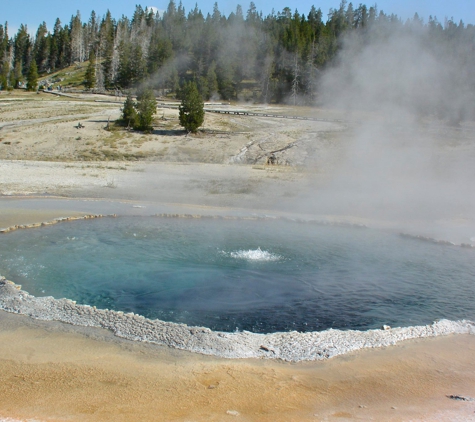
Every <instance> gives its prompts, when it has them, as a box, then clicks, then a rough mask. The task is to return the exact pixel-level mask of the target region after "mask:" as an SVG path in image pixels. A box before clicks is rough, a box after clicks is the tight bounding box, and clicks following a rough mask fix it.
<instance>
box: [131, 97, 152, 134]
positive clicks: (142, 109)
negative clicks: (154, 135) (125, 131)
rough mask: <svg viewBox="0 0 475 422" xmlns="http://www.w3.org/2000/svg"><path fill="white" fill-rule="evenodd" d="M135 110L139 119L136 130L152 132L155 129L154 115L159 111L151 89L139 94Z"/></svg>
mask: <svg viewBox="0 0 475 422" xmlns="http://www.w3.org/2000/svg"><path fill="white" fill-rule="evenodd" d="M135 108H136V110H137V119H136V124H135V127H134V129H138V130H143V131H144V132H151V131H152V129H153V128H152V122H153V115H154V114H155V113H156V111H157V100H156V99H155V95H154V94H153V91H152V90H151V89H143V90H142V91H141V92H139V94H138V95H137V103H136V104H135Z"/></svg>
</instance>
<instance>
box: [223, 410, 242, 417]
mask: <svg viewBox="0 0 475 422" xmlns="http://www.w3.org/2000/svg"><path fill="white" fill-rule="evenodd" d="M226 414H227V415H231V416H239V415H240V413H239V412H238V411H237V410H227V411H226Z"/></svg>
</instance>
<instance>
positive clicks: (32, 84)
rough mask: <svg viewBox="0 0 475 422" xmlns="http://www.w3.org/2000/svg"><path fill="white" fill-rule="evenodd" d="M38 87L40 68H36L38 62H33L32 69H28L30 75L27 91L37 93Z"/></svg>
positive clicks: (27, 80)
mask: <svg viewBox="0 0 475 422" xmlns="http://www.w3.org/2000/svg"><path fill="white" fill-rule="evenodd" d="M37 86H38V68H37V66H36V61H35V60H32V61H31V64H30V68H29V69H28V75H27V78H26V89H27V91H36V87H37Z"/></svg>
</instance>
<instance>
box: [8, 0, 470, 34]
mask: <svg viewBox="0 0 475 422" xmlns="http://www.w3.org/2000/svg"><path fill="white" fill-rule="evenodd" d="M144 1H145V3H143V2H141V1H140V0H81V2H71V1H65V0H0V3H1V6H0V22H1V23H2V24H3V23H4V22H6V21H7V22H8V25H9V35H10V36H12V35H13V34H14V33H15V32H16V31H17V30H18V27H19V26H20V24H22V23H23V24H26V25H28V32H30V33H32V34H34V33H36V29H37V28H38V25H39V24H40V23H41V22H43V21H45V22H46V24H47V27H48V29H49V30H51V29H52V27H53V24H54V21H55V20H56V18H57V17H59V18H60V20H61V22H62V23H63V24H65V23H69V21H70V19H71V15H73V14H76V11H77V10H78V8H79V10H80V12H81V18H82V20H83V21H87V20H88V19H89V16H90V14H91V11H92V10H94V11H95V12H96V14H97V15H98V16H99V17H102V16H103V15H104V14H105V12H106V11H107V9H109V10H110V11H111V13H112V16H113V17H114V18H115V19H118V18H120V17H121V16H122V15H125V16H128V17H131V16H132V14H133V12H134V10H135V5H136V4H141V5H142V7H144V8H145V6H153V7H156V8H157V9H159V10H165V9H166V7H167V5H168V3H169V0H144ZM175 1H176V3H179V0H175ZM349 2H350V1H348V3H349ZM182 3H183V6H184V7H185V12H186V13H188V12H189V11H190V10H191V9H193V8H194V6H195V4H196V3H198V7H199V8H200V9H201V11H202V12H203V14H204V15H205V16H206V14H207V13H208V12H209V13H211V12H212V10H213V4H214V3H215V0H198V1H197V0H182ZM217 3H218V8H219V10H220V11H221V13H223V14H225V15H226V16H227V15H229V14H230V13H231V12H233V11H234V10H236V5H238V4H241V6H242V8H243V11H244V13H246V11H247V9H248V8H249V3H250V0H246V1H245V2H244V1H239V0H218V2H217ZM254 3H255V4H256V7H257V10H258V11H262V12H263V14H264V15H267V14H269V13H271V11H272V9H274V10H275V11H276V12H279V11H281V10H282V9H284V7H290V9H291V10H292V11H294V10H295V9H297V10H298V11H299V12H300V13H305V14H308V12H309V10H310V8H311V6H312V5H315V7H316V8H317V9H318V8H320V9H321V10H322V12H323V16H324V20H326V17H327V15H328V12H329V10H330V8H335V9H336V8H338V7H339V5H340V0H299V1H297V2H295V1H289V0H274V1H272V2H269V1H263V0H254ZM360 3H364V4H366V5H367V6H368V7H369V6H374V4H376V5H377V7H378V10H383V11H384V12H385V13H386V14H391V13H395V14H396V15H398V16H399V17H401V18H402V19H404V20H405V19H407V18H412V17H413V16H414V13H415V12H417V13H418V14H419V16H420V17H422V18H423V19H424V21H425V22H427V20H428V18H429V16H430V15H432V16H436V17H437V19H438V20H439V21H440V22H442V23H443V22H444V20H445V18H446V17H447V18H453V19H454V21H455V22H458V21H460V20H463V21H464V23H466V24H468V23H472V24H475V0H378V1H373V0H371V1H364V0H355V1H353V6H356V7H357V6H358V5H359V4H360Z"/></svg>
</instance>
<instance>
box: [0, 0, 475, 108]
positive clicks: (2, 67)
mask: <svg viewBox="0 0 475 422" xmlns="http://www.w3.org/2000/svg"><path fill="white" fill-rule="evenodd" d="M30 32H31V31H30V28H27V26H26V25H21V26H20V28H19V29H18V32H17V33H15V34H10V33H9V31H8V23H5V24H3V25H0V86H1V88H2V89H7V88H12V87H17V86H18V83H19V82H21V81H26V79H27V75H28V72H29V71H30V69H31V65H32V62H34V63H35V64H36V67H37V71H38V73H39V75H40V76H39V78H42V77H45V76H44V75H47V74H49V73H51V72H54V71H56V70H58V69H62V68H65V67H68V66H71V65H73V64H76V63H81V62H86V61H89V60H90V61H91V62H93V63H92V64H93V66H94V72H89V77H90V76H91V75H93V78H94V79H95V80H92V81H91V80H89V81H88V82H87V84H86V87H94V89H96V90H98V91H101V90H121V91H127V90H130V89H136V88H139V87H140V86H143V85H146V86H147V87H148V88H151V89H154V90H156V91H157V92H158V93H160V94H164V95H174V93H178V92H179V90H180V86H184V84H185V83H187V82H189V81H193V82H195V83H196V86H197V87H198V90H199V93H200V94H201V96H202V98H203V100H210V99H217V100H218V99H219V100H227V101H229V100H240V101H253V102H262V103H283V102H287V103H292V104H315V101H318V97H319V92H320V91H319V82H320V78H321V75H322V73H323V72H326V71H328V70H329V69H331V68H332V66H336V64H337V62H338V53H339V51H340V50H341V49H342V46H344V45H345V43H348V42H349V40H351V49H352V54H353V55H355V56H358V54H359V53H360V52H361V51H363V50H364V47H365V46H366V45H368V44H371V43H372V42H375V40H381V39H384V38H385V37H388V36H389V34H390V33H391V34H394V33H398V34H400V36H401V37H403V36H404V35H405V34H411V33H412V34H419V35H418V36H419V38H420V39H421V40H422V41H421V42H422V44H423V45H424V46H425V47H426V48H427V49H428V51H430V52H431V54H433V55H434V56H436V57H438V60H441V61H442V62H443V63H446V64H447V66H449V67H452V68H454V69H457V72H460V71H462V72H463V74H464V75H465V76H466V77H464V78H463V84H464V85H463V86H460V87H459V88H458V89H460V90H461V91H463V93H464V95H473V94H474V93H475V78H474V77H473V76H475V54H474V47H475V26H474V25H472V24H464V23H463V22H462V21H460V22H454V21H452V20H450V19H445V20H444V21H443V22H439V21H438V20H437V19H436V18H433V17H430V18H429V19H428V20H427V21H424V20H422V19H421V18H419V16H418V15H417V13H416V14H415V15H414V17H413V18H412V19H409V20H405V21H404V20H402V19H400V18H399V17H398V16H396V15H394V14H386V13H384V12H383V11H379V10H378V9H377V7H376V6H373V7H367V6H366V5H364V4H360V5H359V6H357V7H356V6H354V5H353V4H352V3H347V2H346V1H345V0H343V1H342V2H341V4H340V6H339V8H336V9H331V10H330V11H329V13H327V11H322V10H321V9H320V8H318V7H314V6H312V7H311V9H310V10H309V11H307V12H305V13H300V12H299V11H297V10H294V11H293V10H291V9H290V8H288V7H286V8H284V9H283V10H282V11H279V12H274V11H273V12H272V13H270V14H269V15H267V16H264V15H263V14H262V13H261V12H259V11H258V10H257V8H256V5H255V4H254V3H253V2H251V3H250V5H249V7H248V9H247V10H244V9H243V8H242V7H241V6H237V7H236V10H235V11H234V12H232V13H231V14H229V16H225V15H224V14H222V13H221V12H220V10H219V7H218V4H217V3H215V5H214V8H213V10H212V13H207V14H206V15H205V14H203V13H202V12H201V10H200V8H199V6H198V5H196V6H195V8H194V9H193V10H189V11H186V10H185V8H184V7H183V6H182V4H181V3H180V4H178V5H177V4H176V3H175V1H174V0H170V3H169V4H168V7H167V9H166V11H164V12H163V13H161V14H160V13H154V12H153V11H151V10H149V9H147V8H145V9H144V8H142V7H141V6H136V8H135V11H134V12H133V14H132V16H131V17H126V16H122V17H120V18H118V19H117V18H115V17H113V16H111V13H110V12H108V13H106V14H105V15H104V16H97V15H96V13H95V12H94V11H92V12H91V13H90V15H89V17H86V18H84V17H83V16H82V15H81V13H80V12H79V11H78V12H77V13H76V14H75V15H73V16H72V17H71V20H70V22H61V21H60V20H59V19H56V22H55V24H54V27H53V28H48V27H47V25H46V23H44V22H43V23H42V24H41V25H40V26H39V27H38V29H37V30H36V35H35V36H32V35H30ZM467 81H471V82H467Z"/></svg>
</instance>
